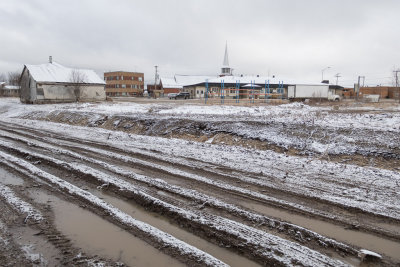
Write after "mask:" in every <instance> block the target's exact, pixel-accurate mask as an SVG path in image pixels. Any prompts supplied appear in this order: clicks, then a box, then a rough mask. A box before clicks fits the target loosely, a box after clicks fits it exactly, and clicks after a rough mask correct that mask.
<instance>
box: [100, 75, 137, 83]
mask: <svg viewBox="0 0 400 267" xmlns="http://www.w3.org/2000/svg"><path fill="white" fill-rule="evenodd" d="M104 80H105V81H118V80H121V81H139V82H142V81H143V77H140V76H139V77H134V76H108V77H104Z"/></svg>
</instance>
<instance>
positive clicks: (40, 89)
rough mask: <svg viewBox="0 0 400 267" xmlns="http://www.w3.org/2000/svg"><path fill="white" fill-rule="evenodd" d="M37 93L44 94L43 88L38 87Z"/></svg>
mask: <svg viewBox="0 0 400 267" xmlns="http://www.w3.org/2000/svg"><path fill="white" fill-rule="evenodd" d="M36 95H44V92H43V88H37V89H36Z"/></svg>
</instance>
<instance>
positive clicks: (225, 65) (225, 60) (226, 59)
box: [222, 42, 229, 67]
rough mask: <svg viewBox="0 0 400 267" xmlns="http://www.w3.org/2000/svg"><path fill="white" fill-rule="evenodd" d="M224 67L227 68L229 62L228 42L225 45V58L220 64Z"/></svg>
mask: <svg viewBox="0 0 400 267" xmlns="http://www.w3.org/2000/svg"><path fill="white" fill-rule="evenodd" d="M222 66H224V67H229V60H228V42H226V44H225V56H224V63H223V64H222Z"/></svg>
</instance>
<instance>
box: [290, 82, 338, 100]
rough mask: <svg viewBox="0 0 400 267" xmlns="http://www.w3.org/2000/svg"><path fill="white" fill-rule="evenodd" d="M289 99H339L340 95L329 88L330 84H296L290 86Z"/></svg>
mask: <svg viewBox="0 0 400 267" xmlns="http://www.w3.org/2000/svg"><path fill="white" fill-rule="evenodd" d="M288 98H289V99H303V100H304V99H312V98H315V99H328V100H329V101H339V100H340V96H339V95H335V90H333V89H329V85H328V84H327V85H324V84H321V85H319V84H318V85H308V84H296V85H291V86H289V87H288Z"/></svg>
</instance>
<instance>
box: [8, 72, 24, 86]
mask: <svg viewBox="0 0 400 267" xmlns="http://www.w3.org/2000/svg"><path fill="white" fill-rule="evenodd" d="M20 77H21V72H20V71H12V72H9V73H8V79H7V80H8V84H9V85H16V86H20V81H19V78H20Z"/></svg>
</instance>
